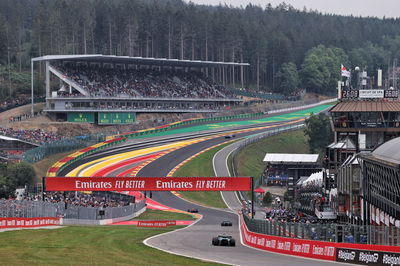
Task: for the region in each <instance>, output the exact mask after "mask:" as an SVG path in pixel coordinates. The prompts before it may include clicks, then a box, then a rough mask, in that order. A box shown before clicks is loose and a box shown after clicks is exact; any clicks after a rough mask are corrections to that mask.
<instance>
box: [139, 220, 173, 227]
mask: <svg viewBox="0 0 400 266" xmlns="http://www.w3.org/2000/svg"><path fill="white" fill-rule="evenodd" d="M174 225H176V221H174V220H170V221H138V223H137V226H138V227H167V226H174Z"/></svg>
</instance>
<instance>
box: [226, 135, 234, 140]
mask: <svg viewBox="0 0 400 266" xmlns="http://www.w3.org/2000/svg"><path fill="white" fill-rule="evenodd" d="M234 137H235V134H230V135H225V138H226V139H231V138H234Z"/></svg>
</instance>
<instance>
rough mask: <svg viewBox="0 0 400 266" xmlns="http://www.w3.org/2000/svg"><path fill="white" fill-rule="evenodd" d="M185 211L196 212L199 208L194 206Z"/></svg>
mask: <svg viewBox="0 0 400 266" xmlns="http://www.w3.org/2000/svg"><path fill="white" fill-rule="evenodd" d="M187 211H188V212H191V213H198V212H199V210H198V209H196V208H191V209H188V210H187Z"/></svg>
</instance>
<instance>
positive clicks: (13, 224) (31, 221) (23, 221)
mask: <svg viewBox="0 0 400 266" xmlns="http://www.w3.org/2000/svg"><path fill="white" fill-rule="evenodd" d="M54 225H60V218H55V217H39V218H19V217H13V218H0V229H3V228H29V227H40V226H54Z"/></svg>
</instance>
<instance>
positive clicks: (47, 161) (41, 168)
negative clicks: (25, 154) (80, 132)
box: [32, 150, 77, 182]
mask: <svg viewBox="0 0 400 266" xmlns="http://www.w3.org/2000/svg"><path fill="white" fill-rule="evenodd" d="M75 151H77V150H72V151H67V152H63V153H56V154H52V155H49V156H46V157H45V158H44V159H43V160H41V161H38V162H36V163H33V164H32V166H33V168H34V169H35V174H36V182H42V177H43V176H46V173H47V170H49V168H50V167H51V166H52V165H53V164H54V163H56V162H57V161H58V160H61V159H62V158H64V157H67V156H68V155H70V154H72V153H74V152H75Z"/></svg>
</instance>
